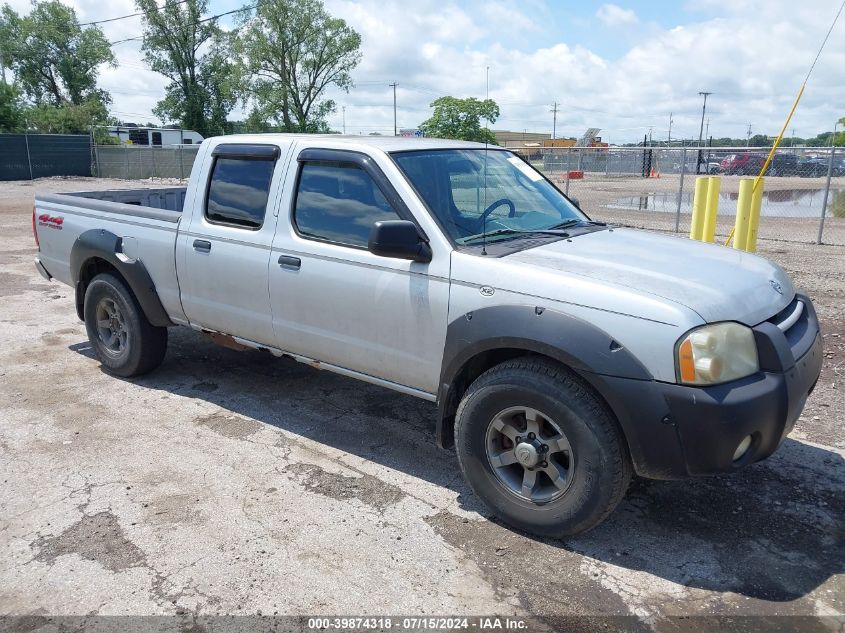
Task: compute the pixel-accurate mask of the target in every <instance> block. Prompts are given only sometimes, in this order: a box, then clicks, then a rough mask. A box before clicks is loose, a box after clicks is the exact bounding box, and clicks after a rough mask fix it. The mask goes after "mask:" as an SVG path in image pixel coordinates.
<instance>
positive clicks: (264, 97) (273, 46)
mask: <svg viewBox="0 0 845 633" xmlns="http://www.w3.org/2000/svg"><path fill="white" fill-rule="evenodd" d="M237 41H238V51H239V53H240V54H239V58H240V59H242V60H243V61H242V75H243V76H245V77H251V79H250V80H249V81H248V82H246V86H245V88H246V95H247V100H248V101H250V102H251V103H252V105H253V110H254V111H255V119H256V120H265V121H275V122H276V123H278V124H279V126H280V127H281V128H282V129H284V130H285V131H289V132H328V131H329V128H328V125H327V124H326V117H327V116H328V115H329V114H331V113H332V112H334V111H335V108H336V105H335V102H334V101H332V100H331V99H324V98H323V93H324V92H325V90H326V88H328V87H329V86H335V87H337V88H340V89H341V90H346V91H348V90H349V88H350V87H351V86H352V75H351V72H352V70H353V69H354V68H355V67H356V66H357V65H358V63H359V62H360V61H361V51H360V48H361V36H360V35H359V34H358V33H357V32H356V31H355V30H354V29H353V28H352V27H350V26H348V25H347V24H346V22H345V21H344V20H341V19H339V18H333V17H332V16H331V15H329V14H328V13H327V12H326V10H325V8H324V7H323V3H322V2H321V1H320V0H274V1H273V2H260V3H259V4H258V6H257V8H256V13H255V15H252V16H249V17H248V18H247V19H246V20H245V22H244V24H243V25H242V28H241V31H240V34H239V36H238V40H237Z"/></svg>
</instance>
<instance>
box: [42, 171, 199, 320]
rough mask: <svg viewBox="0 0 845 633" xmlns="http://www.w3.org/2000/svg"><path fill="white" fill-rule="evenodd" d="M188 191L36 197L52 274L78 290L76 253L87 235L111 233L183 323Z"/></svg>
mask: <svg viewBox="0 0 845 633" xmlns="http://www.w3.org/2000/svg"><path fill="white" fill-rule="evenodd" d="M186 191H187V187H163V188H158V189H112V190H105V191H77V192H72V193H44V194H36V196H35V210H34V217H33V226H34V227H35V229H36V231H37V233H38V237H39V240H40V249H39V254H38V257H39V259H40V261H41V263H42V265H43V267H44V268H45V270H46V272H47V274H48V275H50V276H52V277H54V278H55V279H57V280H58V281H61V282H62V283H66V284H69V285H71V286H73V285H74V279H73V272H72V271H71V269H70V262H71V253H72V250H73V247H74V244H75V243H76V241H77V238H79V237H80V236H81V235H83V234H84V233H86V232H90V231H105V232H108V233H111V234H113V235H116V236H118V237H119V238H120V247H121V254H120V256H121V257H128V258H131V259H139V260H142V261H143V262H144V267H145V268H146V270H147V272H148V274H149V275H150V278H151V280H152V281H153V284H154V286H155V288H156V292H157V294H158V297H159V299H160V300H161V304H162V306H163V307H164V309H165V311H166V312H167V313H168V314H169V315H173V317H174V318H176V319H179V318H180V317H181V316H182V314H183V313H182V307H181V303H180V300H179V285H178V283H177V280H176V258H175V248H176V235H177V228H178V226H179V221H180V219H181V218H182V209H183V207H184V205H185V196H186Z"/></svg>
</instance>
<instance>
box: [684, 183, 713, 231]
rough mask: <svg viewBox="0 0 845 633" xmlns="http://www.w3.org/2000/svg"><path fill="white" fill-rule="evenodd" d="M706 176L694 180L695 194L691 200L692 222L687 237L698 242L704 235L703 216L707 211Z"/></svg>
mask: <svg viewBox="0 0 845 633" xmlns="http://www.w3.org/2000/svg"><path fill="white" fill-rule="evenodd" d="M708 180H709V179H708V178H707V176H701V177H699V178H696V179H695V194H694V195H693V198H692V221H691V222H690V229H689V236H690V239H691V240H700V239H701V236H702V235H703V234H704V215H705V213H706V210H707V184H708Z"/></svg>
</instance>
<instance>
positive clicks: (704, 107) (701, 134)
mask: <svg viewBox="0 0 845 633" xmlns="http://www.w3.org/2000/svg"><path fill="white" fill-rule="evenodd" d="M698 94H700V95H701V96H703V97H704V103H703V104H702V106H701V126H700V127H699V128H698V162H696V164H695V173H696V174H700V173H701V141H702V140H703V138H704V113H705V112H706V111H707V97H709V96H710V95H712V94H713V93H712V92H699V93H698Z"/></svg>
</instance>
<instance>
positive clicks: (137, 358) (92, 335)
mask: <svg viewBox="0 0 845 633" xmlns="http://www.w3.org/2000/svg"><path fill="white" fill-rule="evenodd" d="M84 315H85V329H86V330H87V332H88V340H89V341H91V346H92V347H93V348H94V352H95V353H96V354H97V358H98V359H99V361H100V363H102V365H103V368H104V369H105V370H106V371H107V372H109V373H110V374H115V375H116V376H123V377H125V378H128V377H130V376H139V375H141V374H145V373H147V372H149V371H152V370H153V369H155V368H156V367H158V366H159V365H160V364H161V361H162V360H163V359H164V353H165V351H166V350H167V328H164V327H156V326H154V325H152V324H151V323H150V322H149V321H148V320H147V317H146V316H145V315H144V312H143V310H141V306H140V305H138V301H137V300H136V299H135V296H134V295H133V294H132V293H131V292H130V290H129V288H127V287H126V284H125V283H124V282H123V280H121V279H120V278H118V277H117V276H116V275H113V274H111V273H101V274H99V275H97V276H96V277H94V279H92V280H91V283H90V284H88V288H87V289H86V291H85V304H84Z"/></svg>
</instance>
